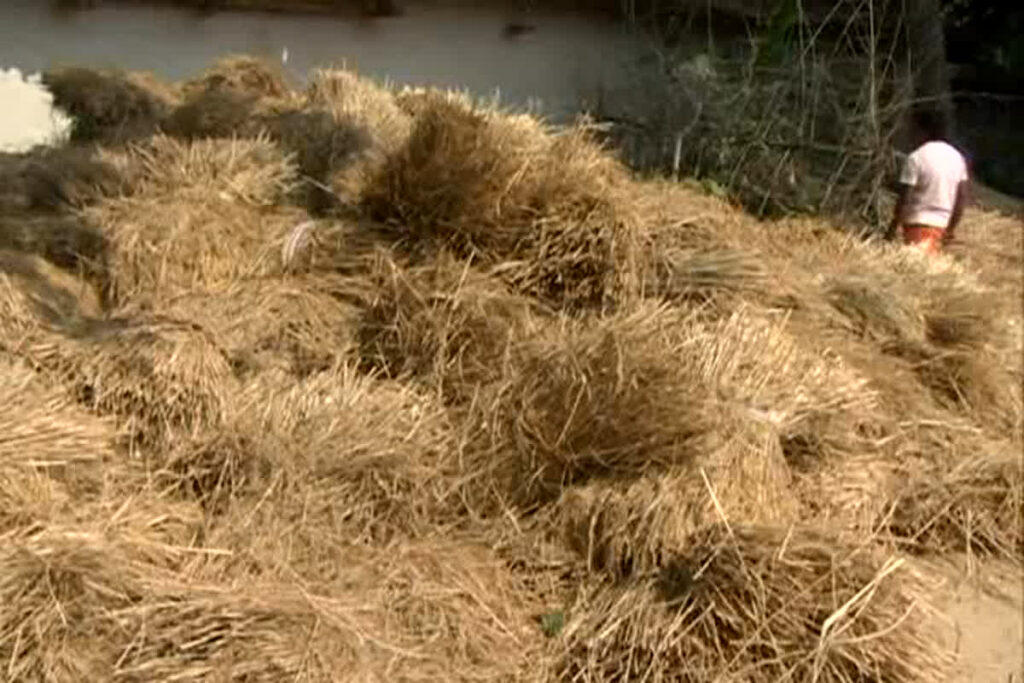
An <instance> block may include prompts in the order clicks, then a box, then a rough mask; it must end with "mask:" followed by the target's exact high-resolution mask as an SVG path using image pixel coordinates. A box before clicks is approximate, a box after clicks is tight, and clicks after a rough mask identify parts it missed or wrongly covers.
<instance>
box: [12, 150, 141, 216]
mask: <svg viewBox="0 0 1024 683" xmlns="http://www.w3.org/2000/svg"><path fill="white" fill-rule="evenodd" d="M21 175H22V178H21V182H22V183H23V184H24V189H23V191H24V193H25V200H26V201H25V203H26V205H27V206H26V208H28V209H29V210H49V211H56V210H63V209H71V210H74V209H79V208H82V207H84V206H86V205H88V204H91V203H93V202H95V201H96V200H98V199H102V198H104V197H111V196H117V195H119V194H122V193H124V192H127V191H128V189H129V182H130V179H129V178H126V177H124V176H123V175H122V173H120V172H119V169H117V168H116V167H114V166H113V165H112V164H110V163H108V162H107V161H106V160H105V159H104V158H103V156H102V155H101V154H98V153H97V151H96V150H95V149H93V148H90V147H82V146H70V147H58V148H44V149H43V150H41V151H39V152H37V153H35V154H33V155H32V156H31V157H30V158H29V160H28V161H27V163H26V164H25V167H24V170H23V171H22V174H21Z"/></svg>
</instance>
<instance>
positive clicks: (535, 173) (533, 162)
mask: <svg viewBox="0 0 1024 683" xmlns="http://www.w3.org/2000/svg"><path fill="white" fill-rule="evenodd" d="M407 99H409V98H407ZM412 99H414V100H415V102H416V105H415V107H414V109H415V119H414V123H413V129H412V133H411V135H410V137H409V140H408V142H407V143H406V145H405V146H404V147H403V148H402V149H400V150H398V151H397V152H395V153H394V154H392V155H390V157H389V158H388V160H387V162H386V164H385V166H384V167H383V168H382V170H381V172H380V174H379V177H378V178H376V179H375V180H374V183H373V186H372V187H371V188H369V190H368V191H367V193H366V195H365V200H364V206H365V209H366V211H367V212H368V214H369V215H370V216H371V217H373V218H375V219H378V220H381V221H383V222H385V223H387V224H389V225H392V226H393V227H394V230H395V232H396V234H397V237H398V238H399V239H400V240H402V241H403V243H404V244H408V245H411V246H413V247H415V246H416V245H435V244H441V245H443V246H444V248H446V249H448V250H451V251H453V252H454V253H456V254H457V255H460V256H468V255H473V256H475V257H479V258H481V259H482V260H483V262H484V264H485V265H494V266H500V273H501V274H502V276H503V277H505V278H507V279H508V281H509V282H510V283H512V284H513V285H514V286H515V287H516V288H517V289H519V290H521V291H523V292H526V293H529V294H532V295H535V296H538V297H541V298H544V299H546V300H549V301H552V302H554V303H556V304H559V305H565V306H569V307H587V306H590V307H592V306H603V305H606V304H608V303H609V302H611V301H614V300H618V298H621V297H624V296H634V295H636V294H637V293H638V291H639V288H640V284H641V282H640V281H641V275H640V263H639V258H640V257H639V248H640V247H639V245H640V238H639V231H640V228H639V224H638V223H637V222H636V221H635V220H634V216H632V214H631V213H630V211H629V207H628V201H626V199H625V192H626V189H627V186H626V178H627V177H626V174H625V171H624V169H623V168H622V167H621V166H619V165H618V164H617V163H616V162H615V161H614V160H613V159H612V158H611V156H610V155H607V154H606V153H604V152H603V151H602V150H601V149H600V148H599V147H598V146H597V145H596V144H594V142H593V141H592V140H591V138H590V133H589V131H588V129H587V128H586V127H585V126H579V127H576V128H573V129H571V130H568V131H566V132H563V133H560V134H558V135H553V134H551V133H549V132H547V131H546V130H545V129H544V128H543V127H542V126H540V125H539V124H538V123H537V122H536V121H531V120H530V119H529V117H509V116H506V115H503V114H501V113H499V112H496V111H495V110H493V109H490V108H483V107H476V106H473V105H470V104H468V103H466V102H464V101H459V100H458V99H455V98H452V97H447V96H445V95H444V94H441V93H426V94H422V95H417V96H415V97H413V98H412Z"/></svg>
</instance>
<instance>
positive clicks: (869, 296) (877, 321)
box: [823, 272, 925, 347]
mask: <svg viewBox="0 0 1024 683" xmlns="http://www.w3.org/2000/svg"><path fill="white" fill-rule="evenodd" d="M887 275H888V277H884V276H883V274H882V273H876V272H871V273H843V274H838V275H834V276H829V277H828V278H827V279H826V280H825V282H824V283H823V286H824V290H825V295H826V297H827V298H828V300H829V303H831V304H832V305H833V306H834V307H835V308H836V310H838V311H839V313H840V314H842V315H843V316H844V318H845V322H846V323H847V325H848V326H849V330H850V331H851V332H852V333H854V334H856V335H857V336H859V337H863V338H867V339H870V340H872V341H875V342H876V343H878V344H879V345H882V346H886V345H888V346H890V347H891V346H893V345H920V344H921V343H923V342H924V340H925V321H924V316H923V315H922V313H921V310H920V304H919V302H918V301H917V297H916V296H915V294H914V293H913V292H912V291H909V290H910V288H911V287H912V285H911V284H910V283H908V282H905V281H903V280H901V279H900V278H899V277H898V276H896V275H895V274H887Z"/></svg>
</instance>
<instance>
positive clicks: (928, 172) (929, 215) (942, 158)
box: [900, 141, 967, 228]
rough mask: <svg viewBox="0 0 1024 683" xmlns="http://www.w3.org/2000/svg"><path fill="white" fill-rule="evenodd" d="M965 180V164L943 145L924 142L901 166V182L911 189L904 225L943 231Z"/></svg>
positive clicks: (950, 149) (956, 153)
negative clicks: (929, 227)
mask: <svg viewBox="0 0 1024 683" xmlns="http://www.w3.org/2000/svg"><path fill="white" fill-rule="evenodd" d="M965 180H967V162H966V161H965V160H964V157H963V155H962V154H960V152H959V151H957V149H956V148H955V147H953V146H952V145H950V144H949V143H946V142H938V141H935V142H927V143H925V144H923V145H921V146H920V147H918V148H917V149H915V150H914V151H913V152H912V153H911V154H910V156H908V157H907V162H906V163H905V164H904V165H903V172H902V173H901V174H900V182H901V183H903V184H904V185H911V186H912V187H913V189H911V190H910V194H909V196H908V197H907V201H908V202H909V204H908V206H907V214H906V222H907V223H908V224H912V225H928V226H932V227H936V228H946V227H947V226H948V225H949V219H950V216H952V214H953V205H954V204H955V203H956V192H957V188H958V187H959V186H960V183H961V182H962V181H965Z"/></svg>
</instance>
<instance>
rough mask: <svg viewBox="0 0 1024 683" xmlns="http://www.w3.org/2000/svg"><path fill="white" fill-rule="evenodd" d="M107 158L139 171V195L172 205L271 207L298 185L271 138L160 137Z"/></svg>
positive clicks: (291, 167) (136, 183)
mask: <svg viewBox="0 0 1024 683" xmlns="http://www.w3.org/2000/svg"><path fill="white" fill-rule="evenodd" d="M104 158H105V159H106V160H108V161H109V162H110V163H112V164H114V165H116V166H119V167H122V168H127V169H132V170H133V171H134V173H133V178H132V181H133V182H132V184H133V190H134V193H133V194H135V195H139V196H146V197H153V198H162V199H167V200H170V199H178V200H182V201H202V200H203V199H209V198H211V197H218V198H222V199H230V200H234V201H237V202H240V203H244V204H248V205H252V206H267V207H269V206H273V205H276V204H278V203H280V202H281V200H282V199H284V197H285V195H287V194H288V193H289V192H290V191H291V190H292V189H293V188H294V184H295V181H296V178H295V175H296V169H295V166H294V164H293V163H292V161H291V160H290V159H289V157H288V156H287V155H286V154H285V153H284V152H282V151H281V150H280V149H279V148H278V147H277V146H276V145H274V143H272V142H271V141H270V140H269V139H268V138H267V137H257V138H255V139H231V140H198V141H195V142H184V141H181V140H175V139H174V138H171V137H168V136H165V135H158V136H156V137H153V138H151V139H149V140H147V141H145V142H143V143H136V144H134V145H131V146H130V147H129V149H128V150H127V152H126V153H124V154H110V153H108V154H106V155H105V157H104Z"/></svg>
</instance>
